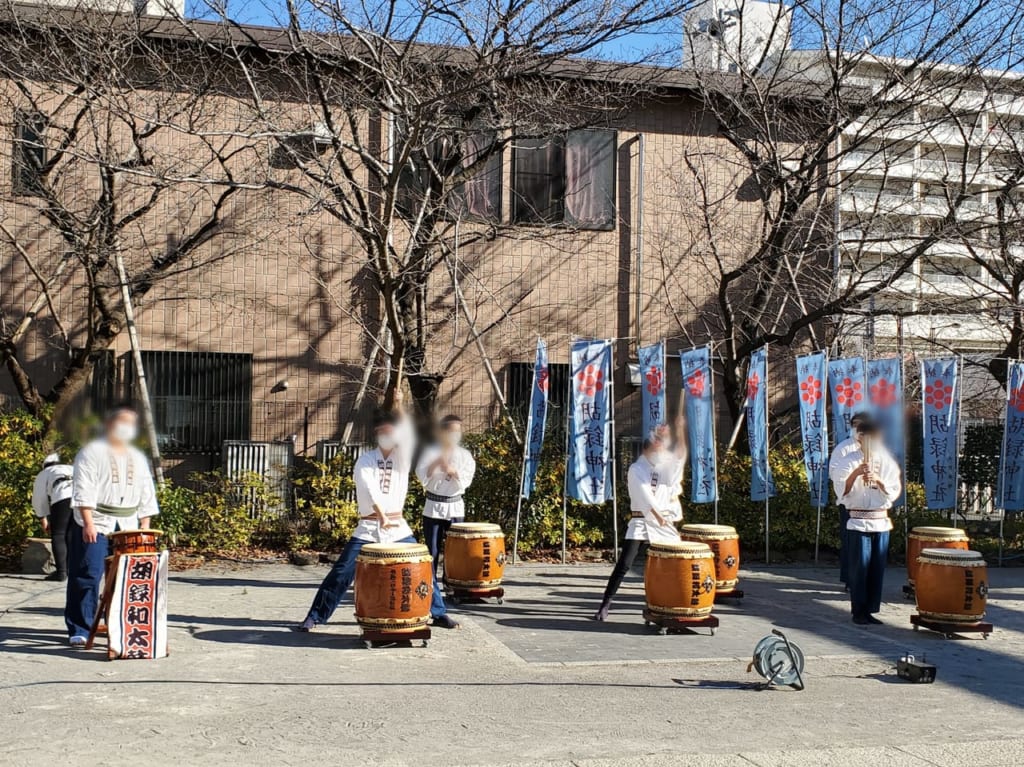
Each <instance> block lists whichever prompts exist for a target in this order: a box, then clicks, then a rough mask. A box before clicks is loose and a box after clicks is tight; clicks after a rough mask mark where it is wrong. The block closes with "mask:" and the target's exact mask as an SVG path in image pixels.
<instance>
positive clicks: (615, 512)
mask: <svg viewBox="0 0 1024 767" xmlns="http://www.w3.org/2000/svg"><path fill="white" fill-rule="evenodd" d="M608 356H609V360H608V367H609V368H610V369H609V371H608V372H609V376H608V416H609V421H610V422H609V427H608V431H609V437H610V438H611V445H609V451H610V456H611V473H612V477H611V479H612V535H613V536H614V541H615V542H614V544H613V551H614V553H615V561H616V562H618V561H619V494H618V492H617V486H618V483H617V482H616V479H615V475H616V473H617V471H618V468H619V466H618V463H617V461H616V459H617V457H618V450H617V449H616V442H615V346H614V343H613V342H612V341H609V342H608Z"/></svg>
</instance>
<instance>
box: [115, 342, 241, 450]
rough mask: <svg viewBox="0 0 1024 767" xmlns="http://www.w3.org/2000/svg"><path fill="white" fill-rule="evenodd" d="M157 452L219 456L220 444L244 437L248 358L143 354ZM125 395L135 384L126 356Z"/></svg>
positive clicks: (131, 366) (205, 353)
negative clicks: (126, 386)
mask: <svg viewBox="0 0 1024 767" xmlns="http://www.w3.org/2000/svg"><path fill="white" fill-rule="evenodd" d="M142 366H143V369H145V371H146V383H147V384H148V386H149V394H150V398H151V399H152V401H153V420H154V421H155V423H156V433H157V439H158V441H159V443H160V449H161V450H162V451H163V452H166V453H196V452H219V451H220V449H221V445H222V443H223V442H224V441H225V440H234V439H243V440H244V439H249V436H250V427H251V419H252V355H251V354H221V353H216V352H153V351H144V352H142ZM128 368H129V375H128V376H127V379H128V380H127V383H128V387H129V388H128V391H133V386H134V382H135V375H134V363H133V362H132V361H131V358H129V365H128Z"/></svg>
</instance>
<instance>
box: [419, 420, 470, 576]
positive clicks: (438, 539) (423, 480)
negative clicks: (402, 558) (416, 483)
mask: <svg viewBox="0 0 1024 767" xmlns="http://www.w3.org/2000/svg"><path fill="white" fill-rule="evenodd" d="M461 442H462V419H461V418H459V417H458V416H457V415H446V416H445V417H444V418H442V419H441V423H440V426H439V428H438V440H437V444H435V445H431V446H430V447H428V448H427V449H426V450H424V451H423V455H422V456H420V460H419V463H418V464H417V466H416V476H417V477H418V478H419V480H420V484H422V485H423V489H424V490H425V491H426V496H427V497H426V502H425V503H424V505H423V538H424V543H426V545H427V549H428V550H429V551H430V556H432V557H433V558H434V578H435V579H436V578H437V566H438V563H439V562H440V558H441V551H442V549H443V548H444V539H445V536H446V535H447V534H448V530H449V528H451V526H452V524H453V523H455V522H462V521H463V520H464V519H465V518H466V504H465V501H464V500H463V497H462V496H463V493H465V492H466V490H468V489H469V486H470V485H471V484H472V483H473V475H474V474H475V473H476V461H474V460H473V456H472V455H471V454H470V452H469V451H468V450H466V448H464V447H462V446H461V444H460V443H461Z"/></svg>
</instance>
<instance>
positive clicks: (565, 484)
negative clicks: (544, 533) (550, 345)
mask: <svg viewBox="0 0 1024 767" xmlns="http://www.w3.org/2000/svg"><path fill="white" fill-rule="evenodd" d="M573 375H574V374H573V369H572V339H570V340H569V391H568V392H567V393H568V397H567V398H566V400H565V414H566V418H565V477H564V478H563V480H562V564H563V565H564V564H565V547H566V537H567V536H568V528H569V523H568V519H569V424H570V423H571V422H572V417H573V412H572V411H573V401H572V382H573Z"/></svg>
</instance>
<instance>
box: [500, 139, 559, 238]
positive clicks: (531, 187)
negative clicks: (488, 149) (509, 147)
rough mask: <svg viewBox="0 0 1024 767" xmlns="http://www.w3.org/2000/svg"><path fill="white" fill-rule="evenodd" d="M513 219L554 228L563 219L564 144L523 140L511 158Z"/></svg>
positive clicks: (552, 141) (546, 140)
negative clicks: (512, 165)
mask: <svg viewBox="0 0 1024 767" xmlns="http://www.w3.org/2000/svg"><path fill="white" fill-rule="evenodd" d="M514 169H515V179H514V183H513V186H514V191H515V199H514V207H515V210H514V215H515V220H516V221H518V222H519V223H524V224H556V223H561V222H562V221H563V219H564V207H563V206H564V202H565V141H564V140H563V139H561V138H549V139H523V140H521V141H519V142H518V144H517V145H516V149H515V158H514Z"/></svg>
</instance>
